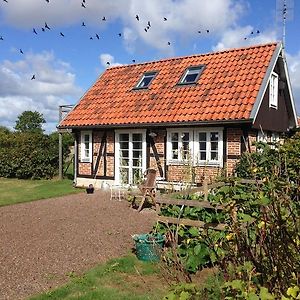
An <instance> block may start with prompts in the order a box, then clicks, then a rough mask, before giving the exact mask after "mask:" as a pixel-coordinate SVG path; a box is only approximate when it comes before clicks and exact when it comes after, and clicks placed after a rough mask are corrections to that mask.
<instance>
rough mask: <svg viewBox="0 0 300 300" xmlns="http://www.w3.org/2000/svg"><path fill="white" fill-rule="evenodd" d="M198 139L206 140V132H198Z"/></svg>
mask: <svg viewBox="0 0 300 300" xmlns="http://www.w3.org/2000/svg"><path fill="white" fill-rule="evenodd" d="M199 141H201V142H202V141H204V142H206V132H199Z"/></svg>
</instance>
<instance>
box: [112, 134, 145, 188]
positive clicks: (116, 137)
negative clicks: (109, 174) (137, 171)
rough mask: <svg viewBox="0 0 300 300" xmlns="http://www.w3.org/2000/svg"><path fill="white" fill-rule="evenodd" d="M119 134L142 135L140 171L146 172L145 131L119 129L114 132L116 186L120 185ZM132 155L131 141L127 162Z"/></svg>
mask: <svg viewBox="0 0 300 300" xmlns="http://www.w3.org/2000/svg"><path fill="white" fill-rule="evenodd" d="M121 133H125V134H126V133H127V134H129V135H130V134H133V133H141V134H142V139H143V140H142V170H143V171H145V170H146V163H147V162H146V159H147V157H146V155H147V151H146V150H147V143H146V129H119V130H115V183H116V184H117V185H120V184H121V180H120V172H119V167H120V155H119V153H120V136H119V135H120V134H121ZM132 155H133V148H132V141H131V142H129V160H132Z"/></svg>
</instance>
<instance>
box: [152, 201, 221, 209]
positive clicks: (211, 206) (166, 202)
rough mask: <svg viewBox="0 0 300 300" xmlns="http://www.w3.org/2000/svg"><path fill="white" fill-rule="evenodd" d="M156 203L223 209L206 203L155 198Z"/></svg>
mask: <svg viewBox="0 0 300 300" xmlns="http://www.w3.org/2000/svg"><path fill="white" fill-rule="evenodd" d="M156 203H158V204H169V205H185V206H192V207H201V208H211V209H218V210H222V209H224V206H223V205H216V206H213V205H211V204H210V202H208V201H198V200H184V199H167V198H157V199H156Z"/></svg>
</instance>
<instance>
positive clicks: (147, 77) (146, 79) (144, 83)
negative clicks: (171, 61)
mask: <svg viewBox="0 0 300 300" xmlns="http://www.w3.org/2000/svg"><path fill="white" fill-rule="evenodd" d="M155 74H156V73H148V74H145V75H144V76H143V79H142V80H141V82H140V83H139V84H138V85H137V88H146V87H148V86H149V84H150V83H151V81H152V79H153V78H154V76H155Z"/></svg>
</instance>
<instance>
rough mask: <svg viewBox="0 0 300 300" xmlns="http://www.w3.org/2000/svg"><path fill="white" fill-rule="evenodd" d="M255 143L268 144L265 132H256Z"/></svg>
mask: <svg viewBox="0 0 300 300" xmlns="http://www.w3.org/2000/svg"><path fill="white" fill-rule="evenodd" d="M257 141H258V142H263V143H267V142H268V135H267V134H266V133H265V132H263V131H262V130H260V131H258V133H257Z"/></svg>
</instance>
